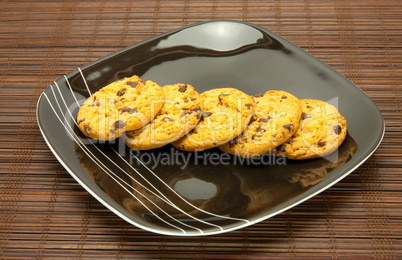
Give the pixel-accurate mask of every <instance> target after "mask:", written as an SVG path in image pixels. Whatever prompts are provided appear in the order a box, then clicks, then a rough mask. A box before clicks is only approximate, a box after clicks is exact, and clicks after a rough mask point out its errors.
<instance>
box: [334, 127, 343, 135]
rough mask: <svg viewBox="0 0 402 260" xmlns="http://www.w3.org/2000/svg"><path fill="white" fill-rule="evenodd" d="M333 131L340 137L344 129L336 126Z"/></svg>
mask: <svg viewBox="0 0 402 260" xmlns="http://www.w3.org/2000/svg"><path fill="white" fill-rule="evenodd" d="M332 129H333V130H334V132H335V134H337V135H340V134H341V132H342V127H341V126H340V125H334V126H333V127H332Z"/></svg>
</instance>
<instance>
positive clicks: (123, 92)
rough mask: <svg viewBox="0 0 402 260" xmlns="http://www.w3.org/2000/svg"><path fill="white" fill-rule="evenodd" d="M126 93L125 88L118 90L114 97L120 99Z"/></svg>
mask: <svg viewBox="0 0 402 260" xmlns="http://www.w3.org/2000/svg"><path fill="white" fill-rule="evenodd" d="M126 91H127V89H125V88H123V89H120V90H119V91H117V93H116V95H117V96H119V97H121V96H123V95H124V94H125V93H126Z"/></svg>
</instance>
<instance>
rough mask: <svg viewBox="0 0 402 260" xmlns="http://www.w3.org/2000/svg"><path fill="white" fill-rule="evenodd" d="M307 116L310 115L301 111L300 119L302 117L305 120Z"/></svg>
mask: <svg viewBox="0 0 402 260" xmlns="http://www.w3.org/2000/svg"><path fill="white" fill-rule="evenodd" d="M307 118H311V116H310V115H309V114H306V113H304V112H303V113H302V114H301V119H302V120H305V119H307Z"/></svg>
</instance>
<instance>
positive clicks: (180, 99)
mask: <svg viewBox="0 0 402 260" xmlns="http://www.w3.org/2000/svg"><path fill="white" fill-rule="evenodd" d="M162 90H163V92H164V93H165V105H164V106H163V108H162V109H161V110H160V111H159V114H158V115H157V116H156V117H155V118H154V119H153V120H152V121H151V122H150V123H149V124H147V125H146V126H144V127H142V128H140V129H138V130H134V131H129V132H127V133H126V134H125V135H124V141H125V143H126V145H127V146H128V147H130V148H132V149H137V150H149V149H154V148H158V147H162V146H164V145H166V144H168V143H171V142H173V141H176V140H177V139H179V138H181V137H183V136H184V135H185V134H187V133H188V132H189V131H190V130H191V129H193V128H194V127H195V126H196V125H197V123H198V121H199V120H200V117H201V111H202V103H203V102H202V98H201V95H200V94H199V93H198V92H197V91H196V90H195V89H194V87H193V86H191V85H188V84H174V85H167V86H164V87H162Z"/></svg>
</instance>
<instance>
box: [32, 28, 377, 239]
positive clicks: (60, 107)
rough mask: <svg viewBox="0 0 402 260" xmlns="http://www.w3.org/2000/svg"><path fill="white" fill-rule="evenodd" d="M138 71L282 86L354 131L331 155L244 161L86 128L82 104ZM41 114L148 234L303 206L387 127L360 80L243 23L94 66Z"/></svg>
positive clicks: (54, 137)
mask: <svg viewBox="0 0 402 260" xmlns="http://www.w3.org/2000/svg"><path fill="white" fill-rule="evenodd" d="M133 74H136V75H139V76H141V78H143V79H152V80H153V81H155V82H157V83H159V84H160V85H165V84H172V83H177V82H184V83H188V84H192V85H194V86H195V87H196V88H197V89H198V90H199V91H200V92H202V91H204V90H208V89H211V88H217V87H227V86H230V87H235V88H238V89H240V90H242V91H244V92H246V93H248V94H250V95H255V94H258V93H263V92H265V91H266V90H268V89H281V90H285V91H288V92H290V93H292V94H294V95H296V96H298V97H299V98H316V99H321V100H324V101H327V102H329V103H331V104H334V105H336V106H337V107H338V109H339V110H340V112H341V113H342V114H343V115H344V116H345V117H346V119H347V121H348V129H349V135H348V136H347V139H346V140H345V142H344V143H343V144H342V146H341V147H340V148H339V149H338V150H337V151H336V152H335V153H334V154H332V155H331V156H328V157H325V158H321V159H315V160H305V161H292V160H286V159H284V158H277V157H273V156H269V155H264V156H262V157H260V158H258V159H249V160H246V159H241V158H238V157H235V156H231V155H228V154H225V153H222V152H220V151H218V150H217V149H211V150H207V151H204V152H197V153H186V152H182V151H179V150H177V149H175V148H173V147H171V146H170V145H168V146H165V147H162V148H160V149H155V150H151V151H146V152H139V151H134V150H129V149H127V148H126V147H125V146H124V143H123V142H122V141H121V140H119V139H118V140H115V141H113V142H101V143H99V142H95V141H94V140H90V139H88V138H86V137H85V136H83V135H82V134H81V133H80V131H79V130H78V128H77V126H76V123H75V120H74V119H75V117H76V114H77V112H78V108H79V105H80V104H81V103H82V102H83V101H84V100H85V98H86V97H88V96H89V95H90V94H91V93H93V92H95V91H96V90H98V89H99V88H101V87H102V86H104V85H106V84H108V83H110V82H112V81H115V80H117V79H119V78H122V77H125V76H131V75H133ZM37 118H38V123H39V127H40V129H41V132H42V134H43V136H44V138H45V140H46V142H47V144H48V145H49V147H50V149H51V150H52V151H53V153H54V154H55V156H56V158H57V159H58V160H59V161H60V163H61V164H62V165H63V166H64V167H65V168H66V169H67V170H68V171H69V172H70V174H71V175H72V176H73V177H74V178H75V179H76V180H77V181H78V182H79V183H80V184H81V185H82V186H83V187H84V188H85V189H87V190H88V192H90V193H91V194H92V195H93V196H94V197H95V198H97V199H98V200H99V201H100V202H101V203H103V204H104V205H105V206H106V207H108V208H109V209H110V210H111V211H113V212H114V213H116V214H117V215H119V216H120V217H122V218H123V219H125V220H126V221H128V222H130V223H132V224H134V225H136V226H138V227H141V228H143V229H145V230H149V231H152V232H156V233H160V234H169V235H184V236H195V235H211V234H218V233H222V232H227V231H231V230H235V229H239V228H242V227H246V226H248V225H251V224H253V223H256V222H259V221H262V220H264V219H267V218H269V217H271V216H274V215H276V214H279V213H280V212H283V211H284V210H287V209H289V208H291V207H293V206H295V205H297V204H299V203H301V202H303V201H304V200H306V199H308V198H310V197H312V196H314V195H316V194H318V193H319V192H321V191H323V190H325V189H327V188H329V187H330V186H332V185H333V184H335V183H336V182H338V181H340V180H341V179H342V178H344V177H345V176H347V175H348V174H349V173H351V172H352V171H353V170H354V169H355V168H357V167H358V166H359V165H360V164H362V163H363V162H364V161H365V160H366V159H367V158H368V157H369V156H370V155H371V154H372V153H373V152H374V151H375V149H376V148H377V147H378V145H379V144H380V142H381V140H382V137H383V133H384V123H383V119H382V116H381V114H380V113H379V111H378V109H377V107H376V106H375V104H374V103H373V102H372V101H371V100H370V99H369V98H368V97H367V96H366V95H365V94H364V93H363V92H362V91H361V90H360V89H359V88H358V87H356V86H355V85H354V84H353V83H351V82H350V81H348V80H347V79H346V78H345V77H343V76H342V75H340V74H339V73H337V72H336V71H334V70H333V69H331V68H330V67H329V66H327V65H326V64H324V63H322V62H321V61H319V60H317V59H316V58H314V57H313V56H311V55H310V54H308V53H306V52H305V51H303V50H302V49H300V48H299V47H297V46H295V45H293V44H292V43H289V42H288V41H286V40H285V39H283V38H281V37H279V36H278V35H275V34H274V33H272V32H270V31H267V30H265V29H263V28H260V27H258V26H255V25H252V24H248V23H243V22H236V21H211V22H206V23H200V24H195V25H191V26H187V27H183V28H180V29H177V30H174V31H172V32H168V33H165V34H162V35H160V36H157V37H154V38H151V39H149V40H146V41H144V42H141V43H138V44H135V45H133V46H129V47H127V48H125V49H123V50H120V51H118V52H116V53H113V54H110V55H108V56H106V57H104V58H101V59H99V60H97V61H95V62H92V63H90V64H87V65H85V66H83V67H81V68H79V69H77V70H76V71H73V72H71V73H69V74H68V75H65V76H63V77H62V78H60V79H58V80H57V81H55V82H54V83H53V84H51V86H49V88H47V89H46V90H45V91H44V92H43V94H42V95H41V97H40V99H39V101H38V107H37ZM367 129H370V131H367Z"/></svg>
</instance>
